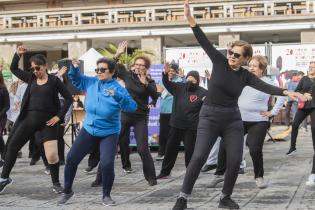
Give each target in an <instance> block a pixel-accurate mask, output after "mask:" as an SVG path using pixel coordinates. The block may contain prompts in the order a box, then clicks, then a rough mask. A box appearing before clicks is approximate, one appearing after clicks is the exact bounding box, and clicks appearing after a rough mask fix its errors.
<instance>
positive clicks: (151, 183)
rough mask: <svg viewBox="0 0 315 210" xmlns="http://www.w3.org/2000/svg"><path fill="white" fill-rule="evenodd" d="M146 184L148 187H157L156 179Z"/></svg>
mask: <svg viewBox="0 0 315 210" xmlns="http://www.w3.org/2000/svg"><path fill="white" fill-rule="evenodd" d="M148 183H149V185H150V186H154V185H157V181H156V179H151V180H149V181H148Z"/></svg>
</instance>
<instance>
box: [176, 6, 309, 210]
mask: <svg viewBox="0 0 315 210" xmlns="http://www.w3.org/2000/svg"><path fill="white" fill-rule="evenodd" d="M184 10H185V16H186V17H187V20H188V22H189V24H190V26H191V28H192V30H193V32H194V35H195V37H196V38H197V40H198V42H199V43H200V45H201V47H202V48H203V49H204V51H205V52H206V54H207V55H208V56H209V58H210V59H211V61H212V62H213V69H212V75H211V79H210V81H209V82H210V83H209V90H208V94H207V97H206V99H205V101H204V103H203V106H202V108H201V111H200V114H199V124H198V129H197V140H196V145H195V149H194V153H193V156H192V158H191V161H190V163H189V165H188V168H187V170H186V175H185V178H184V182H183V185H182V189H181V192H180V195H179V198H178V199H177V201H176V204H175V206H174V207H173V210H182V209H186V208H187V198H188V196H189V195H190V194H191V192H192V189H193V186H194V184H195V182H196V180H197V178H198V176H199V173H200V170H201V168H202V166H203V165H204V163H205V162H206V160H207V157H208V155H209V152H210V150H211V148H212V146H213V145H214V143H215V142H216V140H217V138H218V136H221V137H222V141H223V143H224V145H225V149H226V156H227V157H226V159H227V160H226V165H227V170H226V173H225V182H224V186H223V190H222V195H221V198H220V204H219V207H220V208H230V209H238V208H239V206H238V204H237V203H235V202H234V201H233V200H232V199H231V197H230V196H231V194H232V192H233V188H234V184H235V182H236V179H237V176H238V170H239V167H240V163H241V160H242V153H243V141H244V128H243V123H242V119H241V114H240V111H239V108H238V105H237V101H238V97H239V96H240V94H241V92H242V90H243V88H244V87H245V86H251V87H253V88H255V89H257V90H260V91H263V92H266V93H269V94H272V95H288V96H290V97H297V96H301V97H302V98H303V96H302V95H301V94H298V93H291V92H288V91H287V90H283V89H281V88H278V87H275V86H272V85H269V84H267V83H265V82H263V81H262V80H260V79H259V78H257V77H256V76H255V75H254V74H252V73H250V72H249V71H247V70H245V69H244V68H242V65H244V64H246V63H247V61H248V59H249V58H250V57H251V56H252V54H253V50H252V47H251V45H250V44H248V43H247V42H244V41H236V42H234V43H233V44H232V45H231V50H230V51H229V55H228V59H227V58H226V57H225V56H224V55H223V54H221V53H220V52H219V51H218V50H216V49H215V48H214V46H213V45H212V43H211V42H210V41H209V40H208V39H207V37H206V35H205V34H204V33H203V31H202V30H201V29H200V27H199V26H198V25H197V23H196V21H195V19H194V18H193V16H192V14H191V12H190V7H189V0H186V1H185V7H184Z"/></svg>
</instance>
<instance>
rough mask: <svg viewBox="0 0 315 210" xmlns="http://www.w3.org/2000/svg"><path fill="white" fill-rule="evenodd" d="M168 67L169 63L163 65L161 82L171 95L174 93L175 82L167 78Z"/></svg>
mask: <svg viewBox="0 0 315 210" xmlns="http://www.w3.org/2000/svg"><path fill="white" fill-rule="evenodd" d="M169 69H170V66H169V64H168V63H167V64H165V66H164V72H163V73H162V82H163V85H164V87H165V88H166V90H167V91H168V92H169V93H171V94H172V95H174V94H175V92H176V87H177V85H176V83H175V82H172V81H170V80H169V78H168V72H169Z"/></svg>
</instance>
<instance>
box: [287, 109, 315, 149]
mask: <svg viewBox="0 0 315 210" xmlns="http://www.w3.org/2000/svg"><path fill="white" fill-rule="evenodd" d="M308 115H310V116H311V129H312V139H313V142H314V140H315V136H314V135H315V132H314V131H315V130H314V129H315V109H298V110H297V112H296V114H295V117H294V120H293V123H292V132H291V148H295V147H296V139H297V136H298V132H299V127H300V124H301V123H302V122H303V120H304V119H305V118H306V117H307V116H308Z"/></svg>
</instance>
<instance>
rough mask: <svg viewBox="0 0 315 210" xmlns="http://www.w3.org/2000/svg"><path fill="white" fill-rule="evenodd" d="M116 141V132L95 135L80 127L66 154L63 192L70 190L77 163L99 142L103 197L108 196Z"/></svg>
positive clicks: (112, 177)
mask: <svg viewBox="0 0 315 210" xmlns="http://www.w3.org/2000/svg"><path fill="white" fill-rule="evenodd" d="M117 143H118V134H113V135H110V136H105V137H96V136H92V135H90V134H89V133H88V132H87V131H86V130H85V129H84V128H82V129H81V131H80V133H79V135H78V137H77V138H76V140H75V141H74V144H73V145H72V147H71V149H70V151H69V153H68V156H67V160H66V166H65V178H64V188H65V193H70V192H71V191H72V184H73V180H74V177H75V174H76V172H77V168H78V165H79V163H80V162H81V161H82V159H83V158H84V157H85V156H86V155H87V154H88V153H89V152H90V151H91V149H92V148H94V147H95V146H96V144H99V147H100V164H101V168H102V178H103V198H104V197H105V196H110V192H111V190H112V186H113V183H114V178H115V172H114V163H115V154H116V149H117Z"/></svg>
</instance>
